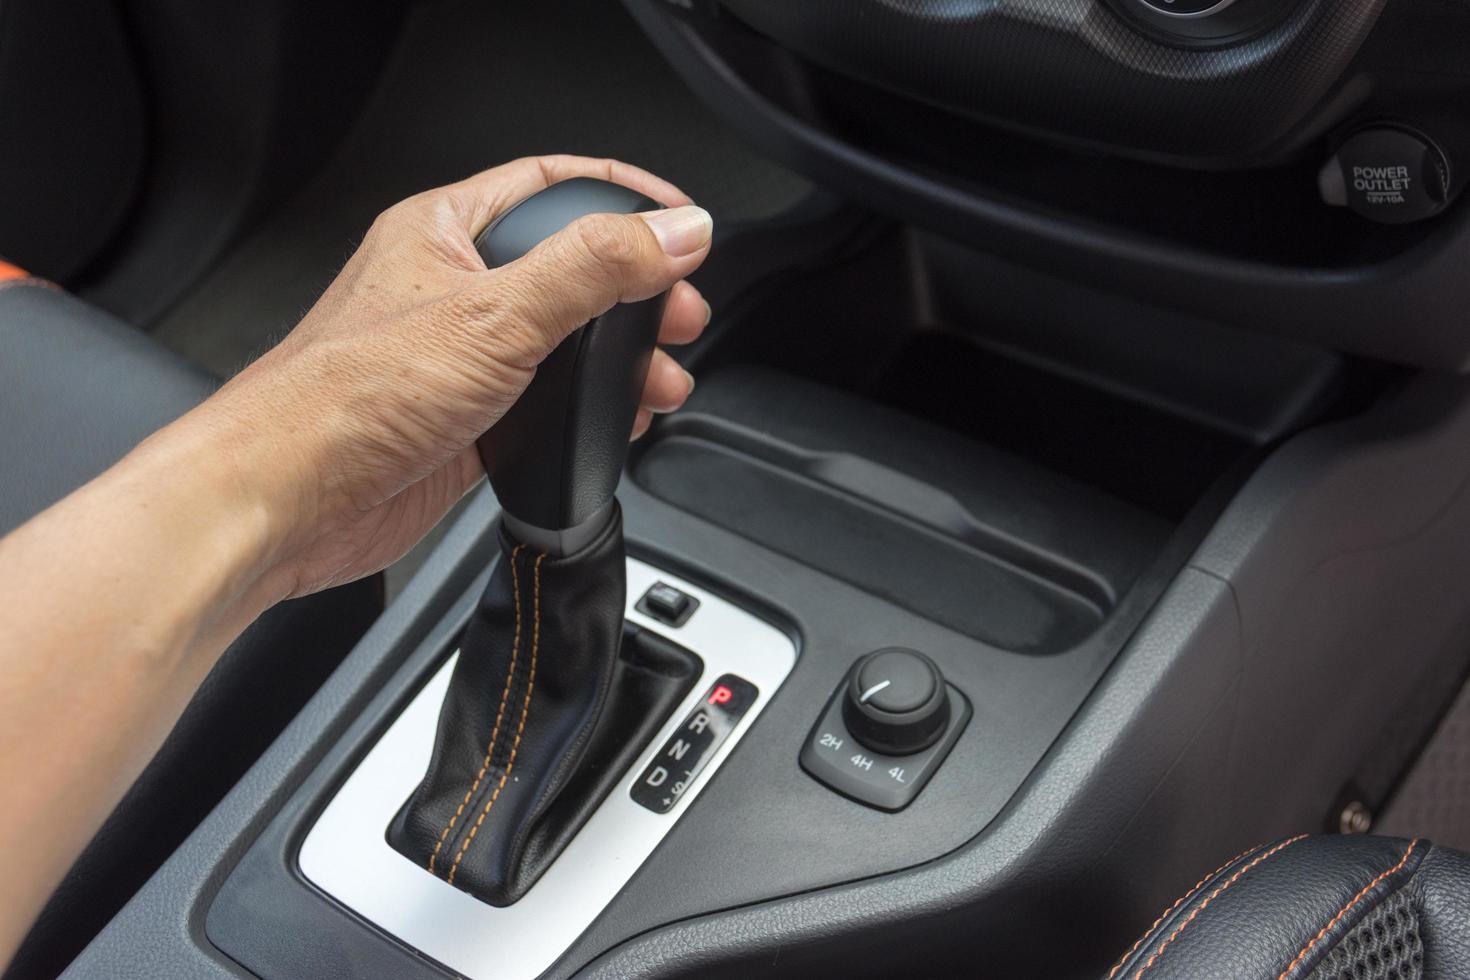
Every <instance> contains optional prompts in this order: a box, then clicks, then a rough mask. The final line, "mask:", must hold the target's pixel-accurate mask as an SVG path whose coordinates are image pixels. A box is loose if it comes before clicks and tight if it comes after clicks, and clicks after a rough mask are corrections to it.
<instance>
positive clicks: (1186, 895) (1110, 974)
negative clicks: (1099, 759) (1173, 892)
mask: <svg viewBox="0 0 1470 980" xmlns="http://www.w3.org/2000/svg"><path fill="white" fill-rule="evenodd" d="M1260 846H1261V845H1260V844H1256V845H1254V846H1252V847H1247V848H1246V849H1245V850H1243V851H1241V852H1240V853H1239V854H1237V855H1235V857H1233V858H1231V859H1230V860H1229V861H1226V862H1225V863H1224V864H1222V865H1220V866H1219V867H1218V868H1216V869H1215V870H1214V871H1211V872H1210V873H1209V874H1207V875H1205V876H1204V877H1203V878H1201V879H1200V880H1199V881H1196V882H1195V883H1194V887H1193V888H1191V889H1190V890H1189V891H1187V892H1185V893H1184V894H1183V895H1180V896H1179V900H1178V901H1176V902H1175V903H1174V904H1173V905H1171V906H1169V907H1168V908H1166V909H1164V911H1162V912H1160V913H1159V917H1158V918H1157V919H1155V920H1154V924H1153V925H1151V926H1149V927H1148V928H1147V929H1145V930H1144V931H1143V935H1141V936H1139V937H1138V942H1136V943H1134V944H1133V947H1132V948H1131V949H1129V950H1128V952H1126V953H1124V954H1123V958H1122V959H1121V960H1119V961H1118V962H1117V963H1114V964H1113V968H1112V969H1111V970H1109V971H1108V977H1107V980H1113V977H1115V976H1117V975H1118V971H1119V970H1121V969H1123V964H1124V963H1127V962H1128V957H1130V956H1132V955H1133V954H1134V953H1136V952H1138V947H1140V946H1142V945H1143V941H1144V940H1145V939H1147V938H1148V937H1149V936H1152V935H1153V933H1154V930H1155V929H1157V928H1158V927H1159V923H1160V922H1163V921H1164V920H1165V919H1167V918H1168V917H1169V915H1170V913H1172V912H1173V911H1174V910H1175V909H1177V908H1178V907H1179V906H1181V905H1183V904H1184V903H1185V902H1187V901H1189V900H1190V899H1191V898H1193V897H1194V893H1195V892H1197V891H1199V890H1200V889H1201V888H1203V887H1204V886H1205V882H1207V881H1209V880H1210V879H1211V878H1213V877H1215V875H1217V874H1219V873H1220V872H1221V871H1224V870H1225V869H1226V868H1228V867H1230V866H1231V865H1232V864H1234V863H1235V862H1236V861H1239V860H1240V859H1241V858H1243V857H1245V856H1246V855H1247V854H1249V853H1250V852H1251V851H1254V850H1256V849H1257V848H1259V847H1260Z"/></svg>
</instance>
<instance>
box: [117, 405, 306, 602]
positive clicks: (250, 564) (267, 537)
mask: <svg viewBox="0 0 1470 980" xmlns="http://www.w3.org/2000/svg"><path fill="white" fill-rule="evenodd" d="M207 405H208V403H206V406H207ZM213 423H214V419H213V418H212V413H210V412H209V411H207V409H206V407H205V406H201V407H200V408H198V409H195V410H194V411H193V412H190V413H189V414H188V415H185V416H184V417H183V418H181V419H179V420H178V421H176V422H174V423H172V424H171V425H169V426H167V427H165V428H164V429H162V430H160V431H159V432H157V433H155V434H154V435H153V436H151V437H149V438H148V439H147V440H145V441H144V442H143V443H142V444H140V445H139V446H138V447H137V448H136V449H135V450H134V451H133V452H132V453H130V454H129V455H128V456H127V457H126V458H125V459H124V460H123V462H122V463H121V464H120V465H119V466H118V467H116V469H115V470H114V471H112V472H111V473H110V474H109V475H108V476H109V478H111V479H112V480H114V481H115V486H114V490H113V492H116V493H118V495H119V497H120V499H123V500H130V501H133V502H134V507H135V508H136V511H135V512H136V513H138V514H139V519H140V522H141V523H144V524H148V523H150V522H157V524H156V526H154V527H153V528H152V533H153V534H154V535H155V536H156V540H157V541H158V542H159V543H160V546H161V547H162V549H164V550H163V554H166V555H177V556H179V561H180V562H182V563H183V564H184V565H185V566H186V567H187V569H188V579H189V582H188V583H187V584H186V585H185V586H184V588H183V589H182V592H183V594H182V595H181V597H180V598H181V600H182V607H181V608H182V609H184V610H185V611H186V612H192V611H195V610H197V611H198V613H199V616H198V618H199V620H200V623H199V626H200V628H201V629H207V628H208V627H209V624H210V623H212V622H216V621H227V620H235V619H241V618H242V617H243V622H242V625H241V628H243V625H245V624H248V623H249V622H250V621H251V620H253V619H254V618H255V617H256V616H258V615H260V614H261V613H262V612H264V611H265V610H266V609H268V608H270V606H272V605H274V604H275V603H276V602H279V601H280V600H281V599H283V598H285V597H286V596H287V595H289V593H290V591H291V586H290V583H289V582H283V581H281V580H280V579H281V576H280V574H279V573H278V571H277V570H278V569H279V568H280V567H281V565H282V556H283V553H284V551H285V549H286V546H287V540H288V537H289V527H290V522H289V521H288V520H286V519H284V515H286V514H287V513H288V512H289V507H288V506H286V505H285V504H284V503H283V501H282V499H281V495H282V494H283V492H284V490H283V487H282V486H281V484H282V482H283V481H280V480H276V479H273V478H261V476H260V473H261V470H262V467H261V465H260V460H259V457H258V456H257V454H256V453H255V451H254V448H253V446H252V445H250V442H252V441H253V440H246V439H243V438H240V437H238V435H235V436H233V437H232V434H231V433H229V432H227V431H222V430H219V429H218V428H217V427H216V426H215V425H214V424H213ZM144 567H146V566H144Z"/></svg>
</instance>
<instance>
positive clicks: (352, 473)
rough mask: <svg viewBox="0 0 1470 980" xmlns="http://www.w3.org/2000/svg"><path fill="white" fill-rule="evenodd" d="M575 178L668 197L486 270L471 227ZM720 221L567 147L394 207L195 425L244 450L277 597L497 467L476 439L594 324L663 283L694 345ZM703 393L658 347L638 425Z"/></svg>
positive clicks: (387, 554)
mask: <svg viewBox="0 0 1470 980" xmlns="http://www.w3.org/2000/svg"><path fill="white" fill-rule="evenodd" d="M577 177H593V178H597V179H601V180H607V181H611V182H613V183H617V184H621V185H623V186H626V187H628V188H631V189H633V190H636V191H638V192H640V193H642V194H644V195H646V196H648V197H649V198H652V199H653V200H654V201H656V202H658V203H660V204H663V205H665V206H666V208H665V209H659V210H654V211H652V212H647V213H641V214H636V215H629V214H594V215H588V216H586V217H584V218H581V219H579V220H577V221H575V222H573V223H572V224H571V225H569V226H568V227H566V228H565V229H563V230H562V231H560V232H558V233H557V234H555V235H553V236H551V237H550V238H548V239H547V240H546V241H544V242H542V243H541V244H539V245H538V246H537V247H535V248H533V249H531V250H530V251H529V252H528V253H527V254H525V255H524V256H522V257H520V258H518V259H516V260H515V261H513V262H510V263H508V264H506V265H504V266H501V267H499V268H494V269H487V268H486V265H485V262H484V261H483V259H482V258H481V256H480V255H479V253H478V252H477V251H476V249H475V246H474V241H475V237H476V235H478V234H479V233H480V232H481V231H482V230H483V229H484V228H486V227H487V226H489V225H490V224H491V223H492V222H493V221H494V220H495V219H496V218H497V217H498V216H499V215H500V214H502V213H503V212H505V211H507V210H508V209H510V208H511V207H513V206H514V205H515V204H516V203H517V202H519V201H521V200H523V199H525V198H527V197H530V196H531V195H533V194H535V193H536V192H538V191H541V190H543V189H545V188H546V187H548V186H550V185H552V184H555V183H558V182H561V181H564V180H568V179H572V178H577ZM711 231H712V223H711V220H710V217H709V215H708V214H707V213H706V212H705V211H704V210H703V209H701V208H698V207H696V206H694V205H693V204H692V202H691V201H690V199H689V198H688V196H687V195H685V194H684V193H683V192H682V191H680V190H679V189H678V188H676V187H674V186H673V185H671V184H669V183H668V182H666V181H664V180H661V179H660V178H658V177H655V176H653V175H652V174H650V173H648V172H646V171H643V170H640V169H638V168H636V167H632V166H629V165H626V164H623V163H619V162H616V161H609V160H593V159H587V158H582V157H570V156H555V157H539V158H528V159H523V160H517V161H515V162H513V163H508V164H505V165H504V166H500V167H496V168H494V169H492V170H487V171H485V172H483V173H480V174H477V175H476V176H474V177H471V178H469V179H467V180H464V181H462V182H460V183H457V184H451V185H448V186H446V187H441V188H438V189H435V190H431V191H427V192H425V193H423V194H419V195H416V196H414V197H411V198H409V199H407V200H405V201H403V202H402V203H400V204H397V205H395V206H393V207H391V208H389V209H388V210H387V211H385V212H383V214H382V215H381V216H379V218H378V219H377V220H376V221H375V222H374V223H373V226H372V228H371V229H370V230H369V231H368V233H367V235H366V237H365V238H364V239H363V242H362V245H361V246H360V247H359V248H358V250H357V252H356V253H355V254H354V255H353V256H352V258H351V259H350V260H349V261H348V263H347V265H346V267H345V268H344V269H343V270H342V272H341V274H340V275H339V276H338V277H337V279H336V281H334V282H333V283H332V285H331V286H330V287H329V288H328V290H327V291H326V293H325V294H324V295H323V296H322V298H321V299H320V300H319V301H318V302H317V304H316V306H315V307H313V309H312V310H311V312H310V313H308V314H307V316H306V318H305V319H304V320H302V322H301V323H300V325H299V326H297V327H296V329H295V330H293V331H292V332H291V333H290V335H288V336H287V337H286V339H285V340H284V341H282V343H281V344H280V345H278V346H277V347H276V348H275V349H273V350H271V351H270V352H269V353H267V354H265V355H264V356H262V357H261V358H260V359H259V360H258V361H256V362H255V363H254V364H252V365H251V366H250V367H248V368H247V369H245V370H244V371H243V372H241V373H240V374H239V375H238V376H236V377H235V378H234V379H233V380H232V381H231V382H230V383H229V384H227V385H226V386H225V387H224V389H222V390H221V391H220V392H219V393H218V395H217V396H216V397H215V398H213V399H211V400H210V402H208V403H206V405H205V406H203V408H202V409H201V411H200V412H198V413H195V415H194V416H191V418H190V420H189V421H190V423H191V424H193V425H198V426H207V427H211V428H213V429H214V430H216V431H215V432H214V433H213V435H214V436H216V437H222V440H221V441H223V442H224V443H225V444H228V445H233V446H236V447H237V448H238V452H237V453H236V458H235V459H234V460H233V463H234V465H235V467H236V469H237V471H238V472H239V474H240V481H241V487H240V488H241V490H242V492H245V493H248V494H250V495H251V496H252V498H253V502H255V503H256V506H257V507H258V509H259V512H260V513H261V514H262V515H264V518H265V519H266V520H267V521H268V523H269V525H270V529H269V534H268V541H269V544H268V550H267V554H266V556H265V561H267V562H271V563H272V564H271V566H270V568H269V574H270V575H271V576H273V577H274V580H275V582H276V586H275V589H274V591H276V592H278V593H279V595H278V596H277V598H281V597H286V596H297V595H304V594H307V593H310V592H314V591H318V590H320V589H323V588H327V587H328V586H331V585H335V584H338V583H341V582H347V581H351V580H353V579H356V578H361V577H362V576H364V575H367V574H371V573H372V572H374V571H377V570H378V569H380V568H383V567H385V566H386V565H388V564H390V563H391V562H393V561H394V560H395V559H397V558H398V557H399V556H400V555H402V554H403V553H404V552H405V551H406V550H407V549H408V548H409V547H411V546H412V545H413V544H414V543H415V542H417V541H418V540H419V539H420V538H421V537H422V536H423V535H424V534H425V533H426V532H427V531H428V530H429V528H431V527H432V526H433V525H434V524H435V523H436V522H437V521H438V520H439V519H440V518H441V517H442V516H443V515H444V513H445V512H446V511H447V510H448V509H449V508H450V507H451V506H452V505H453V504H454V503H455V501H457V500H458V499H459V498H460V497H461V496H462V495H463V494H464V493H465V492H466V491H467V490H469V489H470V488H471V487H472V486H474V485H475V484H476V483H477V482H478V480H479V478H480V477H481V476H482V475H483V473H484V467H483V465H482V462H481V459H480V456H479V455H478V453H477V452H476V448H475V440H476V439H477V437H479V436H480V435H481V434H482V433H483V432H485V431H486V430H487V429H489V428H490V427H491V426H493V425H494V424H495V422H496V421H498V420H499V419H500V418H501V417H502V416H503V415H504V414H505V413H506V411H507V410H508V409H509V408H510V407H511V406H512V405H513V404H514V403H515V402H516V400H517V398H518V397H519V396H520V395H521V393H522V392H523V391H525V389H526V387H527V386H528V384H529V383H530V381H531V379H532V378H533V377H534V376H535V374H536V371H537V367H538V365H539V364H540V363H541V361H542V360H543V359H544V358H546V356H547V355H548V354H550V353H551V351H552V350H554V349H555V348H556V346H557V345H558V344H559V343H560V342H561V340H562V339H563V338H565V337H566V336H567V335H568V334H569V333H570V332H571V331H573V330H575V329H576V328H578V327H580V326H581V325H582V324H584V323H586V322H587V321H588V320H590V319H592V318H594V317H596V316H597V315H599V314H601V313H603V312H604V311H606V310H608V309H609V308H611V307H613V306H614V305H615V304H618V303H626V302H635V301H639V300H644V299H647V298H649V297H653V296H657V295H658V294H660V293H662V292H664V291H665V290H669V291H670V294H669V299H668V303H667V305H666V308H665V312H664V315H663V318H662V321H661V325H660V329H659V334H658V339H659V342H660V343H661V344H682V343H688V342H689V341H691V340H693V339H695V338H696V337H697V336H698V335H699V333H700V332H701V331H702V330H703V328H704V326H705V324H706V323H707V322H708V318H709V307H708V305H707V304H706V303H705V301H704V299H703V298H702V297H701V296H700V294H699V292H698V290H697V289H695V288H694V287H693V286H691V285H690V284H689V283H687V282H685V281H684V277H685V276H687V275H688V274H689V273H691V272H693V271H694V270H695V269H696V268H698V266H699V265H700V263H701V262H703V261H704V258H705V256H706V255H707V254H708V251H709V245H710V237H711ZM692 387H693V379H692V378H691V377H690V376H689V375H688V374H687V373H686V372H685V371H684V370H683V369H682V368H680V367H679V365H678V364H677V363H676V362H675V361H674V360H673V358H671V357H670V356H669V355H668V354H666V353H664V352H663V351H661V350H660V351H657V352H655V354H654V357H653V360H652V362H651V363H650V365H649V369H648V376H647V382H646V385H645V387H644V389H643V397H642V402H641V405H640V407H639V409H638V412H637V417H636V420H635V423H634V430H633V433H632V435H633V436H634V437H636V436H637V435H640V434H642V432H643V431H644V430H646V429H647V427H648V425H649V422H650V421H651V418H652V415H653V413H656V412H665V411H671V410H673V409H675V408H677V407H678V406H679V405H680V404H682V403H683V401H684V399H685V398H686V397H687V396H688V394H689V392H690V390H691V389H692ZM284 405H289V406H291V411H290V412H282V411H281V410H280V409H281V407H282V406H284Z"/></svg>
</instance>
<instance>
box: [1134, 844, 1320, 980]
mask: <svg viewBox="0 0 1470 980" xmlns="http://www.w3.org/2000/svg"><path fill="white" fill-rule="evenodd" d="M1306 836H1307V835H1306V834H1299V835H1297V836H1296V837H1293V838H1292V839H1291V840H1285V841H1282V842H1281V843H1280V844H1277V845H1276V846H1275V847H1273V848H1271V849H1270V850H1269V851H1267V852H1266V853H1264V854H1261V855H1258V856H1257V857H1256V858H1255V860H1253V861H1251V863H1250V864H1247V865H1245V866H1244V867H1243V868H1240V869H1239V870H1237V871H1236V872H1235V874H1233V875H1231V876H1230V877H1229V878H1228V879H1226V881H1225V884H1223V885H1221V886H1220V887H1219V888H1216V889H1215V890H1214V891H1212V892H1210V894H1209V896H1208V897H1207V898H1206V899H1205V900H1204V901H1203V902H1200V903H1199V904H1198V905H1196V906H1195V908H1194V911H1193V912H1191V913H1189V916H1188V917H1187V918H1186V919H1185V920H1184V921H1183V922H1181V923H1179V926H1178V928H1176V929H1175V930H1174V931H1173V932H1171V933H1169V938H1168V939H1165V940H1164V941H1163V942H1162V943H1161V944H1160V945H1159V948H1158V949H1156V950H1154V955H1152V956H1150V957H1149V958H1148V962H1147V963H1145V964H1143V966H1141V967H1139V968H1138V972H1137V973H1135V974H1133V980H1139V978H1140V977H1142V976H1143V974H1144V972H1145V971H1146V970H1148V968H1149V967H1151V966H1153V965H1154V964H1155V963H1157V962H1158V960H1159V957H1160V956H1163V955H1164V950H1166V949H1168V948H1169V946H1170V944H1171V943H1173V942H1174V940H1176V939H1178V938H1179V935H1180V934H1181V933H1182V932H1184V930H1185V929H1187V928H1188V927H1189V924H1190V923H1191V922H1193V921H1194V920H1195V919H1196V918H1198V916H1199V914H1200V913H1201V912H1203V911H1204V910H1205V909H1207V908H1209V905H1210V903H1211V902H1213V901H1214V900H1215V899H1217V898H1219V897H1220V894H1221V893H1222V892H1224V891H1225V889H1227V888H1229V887H1230V886H1231V885H1233V884H1235V883H1236V882H1237V881H1239V880H1240V878H1241V876H1242V875H1244V874H1245V873H1246V872H1247V871H1249V870H1250V869H1251V868H1254V867H1255V866H1256V865H1258V864H1260V863H1261V862H1262V861H1264V860H1266V859H1267V858H1269V857H1271V855H1273V854H1275V853H1276V852H1278V851H1280V850H1281V849H1282V848H1286V847H1290V846H1291V845H1292V844H1295V843H1296V842H1297V841H1299V840H1304V839H1305V838H1306Z"/></svg>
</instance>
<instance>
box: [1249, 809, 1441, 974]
mask: <svg viewBox="0 0 1470 980" xmlns="http://www.w3.org/2000/svg"><path fill="white" fill-rule="evenodd" d="M1418 846H1419V838H1417V837H1415V838H1414V839H1413V840H1411V841H1409V847H1408V849H1407V850H1405V851H1404V856H1403V857H1401V858H1399V863H1398V864H1395V865H1394V866H1393V867H1391V868H1389V869H1388V870H1387V871H1385V872H1383V874H1381V875H1379V876H1378V877H1377V878H1374V879H1373V880H1372V881H1370V882H1368V884H1366V885H1364V886H1363V889H1362V891H1360V892H1358V893H1357V894H1356V895H1354V896H1353V897H1352V899H1351V900H1350V901H1349V902H1348V903H1347V904H1346V905H1344V906H1343V907H1342V908H1340V909H1338V910H1337V914H1336V915H1334V916H1333V917H1332V921H1330V922H1328V923H1327V924H1326V925H1325V926H1323V927H1322V929H1321V931H1320V932H1318V933H1317V935H1315V936H1313V937H1312V941H1311V942H1309V943H1307V944H1306V945H1305V946H1303V947H1302V951H1301V952H1300V953H1297V954H1296V959H1294V960H1292V961H1291V965H1290V966H1288V967H1287V968H1286V969H1284V970H1282V971H1281V975H1280V976H1279V977H1277V978H1276V980H1286V975H1287V974H1288V973H1290V972H1291V971H1292V970H1295V969H1296V967H1297V964H1298V963H1300V962H1301V961H1302V960H1304V959H1306V958H1307V954H1308V953H1310V952H1311V951H1312V947H1313V946H1315V945H1317V944H1318V943H1319V942H1321V941H1322V937H1323V936H1325V935H1327V934H1328V933H1329V932H1331V931H1332V927H1333V926H1335V925H1337V924H1338V922H1340V921H1342V917H1343V916H1345V915H1347V914H1348V910H1349V909H1351V908H1352V907H1353V906H1354V905H1357V904H1358V903H1359V902H1361V901H1362V900H1363V896H1364V895H1366V894H1368V893H1369V892H1371V891H1372V890H1373V889H1374V888H1375V887H1377V885H1378V883H1379V882H1381V881H1382V880H1383V879H1384V878H1387V877H1388V876H1389V875H1392V874H1397V873H1398V872H1399V871H1400V870H1402V869H1403V866H1404V865H1406V864H1408V863H1409V855H1411V854H1413V853H1414V848H1416V847H1418Z"/></svg>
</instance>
